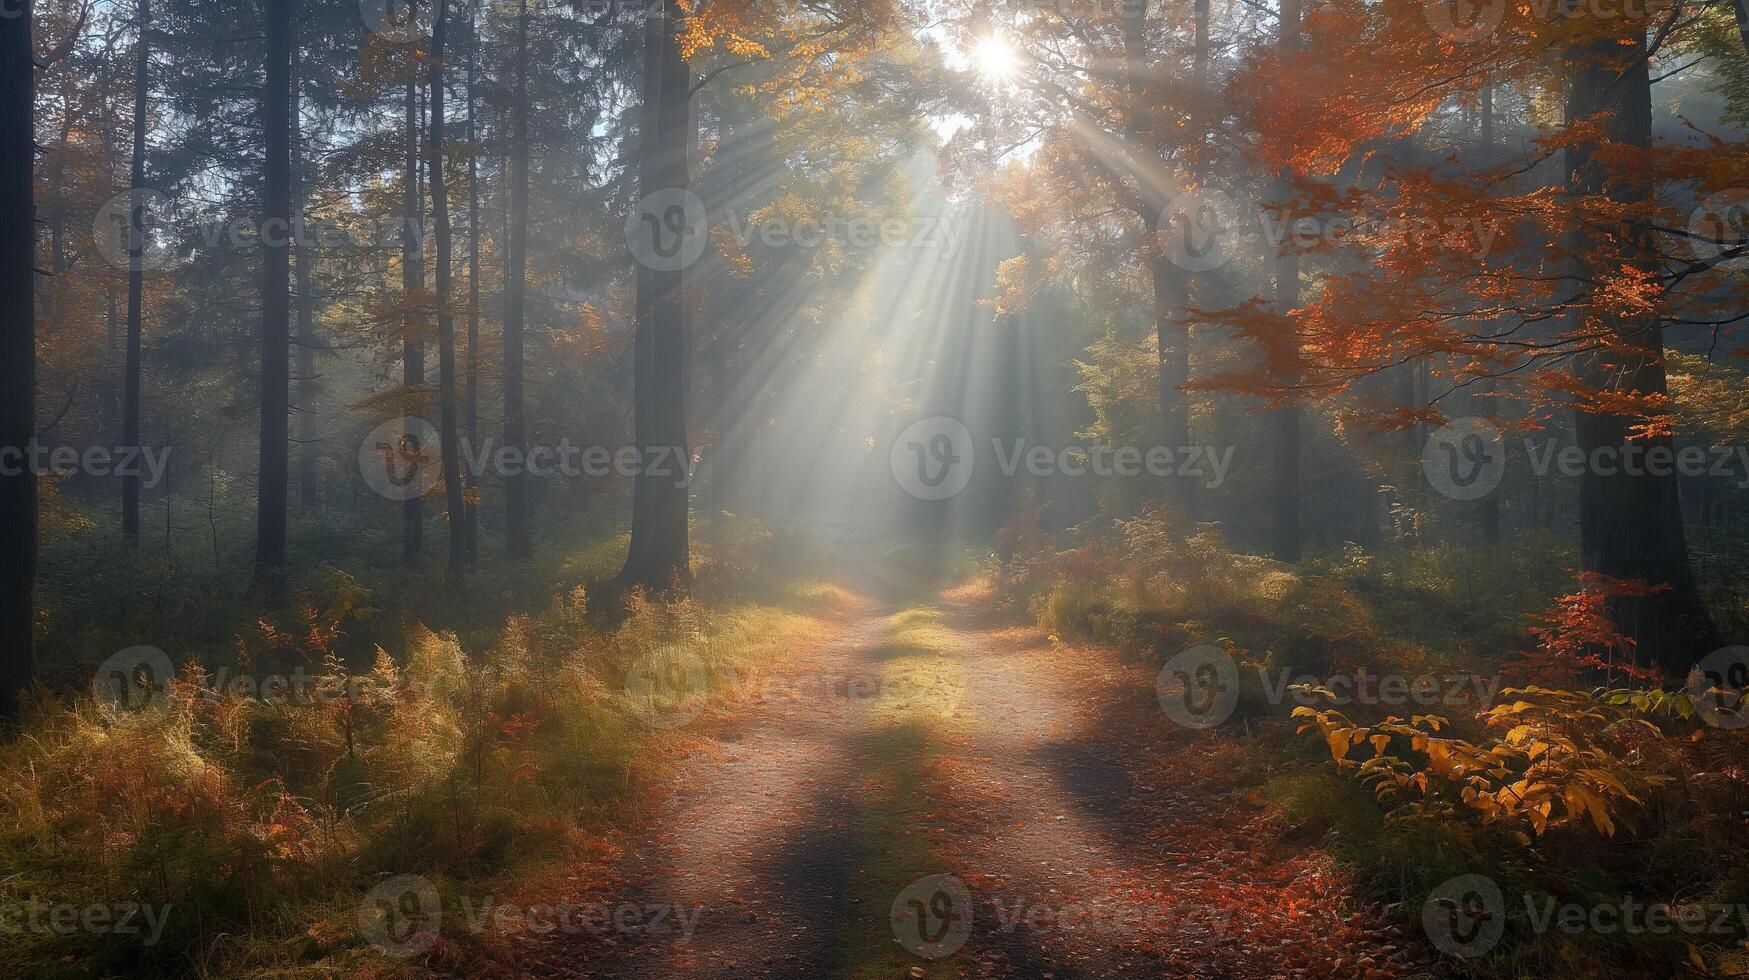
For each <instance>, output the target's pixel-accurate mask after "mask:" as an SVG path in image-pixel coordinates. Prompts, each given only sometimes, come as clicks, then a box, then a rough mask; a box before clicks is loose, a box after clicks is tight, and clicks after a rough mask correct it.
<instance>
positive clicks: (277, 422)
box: [255, 0, 292, 569]
mask: <svg viewBox="0 0 1749 980" xmlns="http://www.w3.org/2000/svg"><path fill="white" fill-rule="evenodd" d="M291 8H292V0H266V15H267V92H266V103H267V104H266V105H265V106H264V107H263V111H262V121H263V124H264V125H265V127H266V144H267V145H266V150H267V158H266V162H265V165H264V167H263V177H264V178H265V180H264V188H263V195H264V205H265V207H264V208H263V214H262V223H261V228H262V235H261V270H262V274H261V472H260V486H259V490H258V494H257V509H258V513H257V523H256V535H255V564H256V566H257V567H258V568H262V569H279V568H281V567H283V566H284V565H285V561H286V495H287V484H288V483H289V477H290V473H289V462H290V460H289V459H288V458H287V456H288V451H289V449H290V439H289V435H290V433H289V432H288V427H289V426H288V423H289V419H288V417H287V416H288V414H289V409H290V406H289V404H288V402H289V401H290V395H291V249H290V240H291V32H292V26H291V21H292V18H291Z"/></svg>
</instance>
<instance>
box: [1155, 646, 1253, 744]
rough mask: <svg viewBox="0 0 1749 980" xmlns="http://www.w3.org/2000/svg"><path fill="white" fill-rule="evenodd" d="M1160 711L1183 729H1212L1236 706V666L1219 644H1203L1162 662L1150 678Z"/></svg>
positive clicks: (1237, 677)
mask: <svg viewBox="0 0 1749 980" xmlns="http://www.w3.org/2000/svg"><path fill="white" fill-rule="evenodd" d="M1154 693H1155V695H1156V696H1157V697H1158V698H1159V700H1160V710H1162V711H1164V712H1166V716H1167V717H1168V718H1171V719H1172V720H1173V721H1175V722H1177V723H1178V724H1180V725H1183V726H1184V727H1186V728H1195V729H1206V728H1214V727H1216V726H1218V725H1220V724H1221V723H1222V722H1225V721H1226V720H1227V719H1228V718H1231V717H1232V716H1233V710H1234V709H1235V708H1237V707H1238V706H1239V665H1238V664H1236V663H1234V662H1233V658H1232V657H1229V656H1228V655H1227V651H1225V650H1223V649H1221V648H1220V647H1217V646H1213V645H1209V644H1203V645H1201V646H1194V647H1191V648H1190V649H1188V650H1184V651H1182V652H1180V653H1179V654H1177V655H1176V656H1174V657H1173V658H1172V659H1170V660H1168V661H1166V664H1165V666H1163V667H1161V668H1160V674H1159V676H1158V677H1157V678H1155V680H1154Z"/></svg>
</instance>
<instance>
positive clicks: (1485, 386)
mask: <svg viewBox="0 0 1749 980" xmlns="http://www.w3.org/2000/svg"><path fill="white" fill-rule="evenodd" d="M1480 125H1481V131H1482V137H1481V138H1482V159H1481V164H1482V166H1483V167H1484V168H1486V167H1488V166H1489V165H1490V164H1491V163H1492V162H1493V159H1494V86H1492V85H1488V86H1485V87H1484V88H1483V89H1482V108H1481V123H1480ZM1483 261H1486V259H1485V258H1484V260H1483ZM1498 390H1499V385H1498V384H1497V383H1496V381H1495V379H1494V378H1492V377H1490V378H1488V379H1487V380H1486V381H1484V382H1483V383H1482V398H1483V400H1484V401H1485V402H1487V406H1486V408H1485V414H1486V415H1487V416H1488V419H1489V420H1490V421H1497V420H1498V419H1499V417H1500V402H1499V399H1497V398H1496V397H1495V394H1496V393H1497V392H1498ZM1480 509H1481V514H1480V517H1481V522H1482V540H1483V541H1484V542H1486V543H1488V544H1499V543H1500V492H1499V491H1498V490H1496V491H1495V492H1494V493H1491V494H1489V495H1487V496H1486V497H1483V498H1482V500H1481V504H1480Z"/></svg>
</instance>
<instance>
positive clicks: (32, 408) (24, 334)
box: [0, 6, 36, 722]
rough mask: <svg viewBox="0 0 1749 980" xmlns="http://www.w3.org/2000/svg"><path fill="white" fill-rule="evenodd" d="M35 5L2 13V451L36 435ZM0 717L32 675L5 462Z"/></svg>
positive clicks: (19, 475)
mask: <svg viewBox="0 0 1749 980" xmlns="http://www.w3.org/2000/svg"><path fill="white" fill-rule="evenodd" d="M30 28H31V17H30V8H29V7H28V6H27V7H24V8H23V9H21V10H20V11H18V13H17V15H16V16H11V17H0V453H4V454H5V455H6V456H14V454H25V453H28V452H29V451H30V446H31V443H32V441H33V440H34V439H35V435H36V296H35V294H34V290H35V288H36V283H35V273H34V271H33V270H34V269H35V268H36V255H35V253H36V247H35V246H36V209H35V207H34V205H33V203H32V193H33V191H34V187H33V184H34V168H35V163H36V160H35V150H34V147H35V136H36V134H35V129H34V124H33V113H34V111H35V101H36V73H35V70H34V65H33V63H32V58H33V51H32V48H31V40H30V35H31V30H30ZM0 554H4V555H5V556H6V560H4V561H0V721H8V722H9V721H10V720H12V719H15V718H17V717H18V709H19V696H20V694H22V693H23V691H24V689H25V688H26V687H28V686H29V685H30V683H31V681H32V679H33V678H34V677H35V676H36V597H35V589H36V473H35V471H34V470H33V469H32V468H31V467H30V466H22V465H16V464H15V465H12V466H6V467H0Z"/></svg>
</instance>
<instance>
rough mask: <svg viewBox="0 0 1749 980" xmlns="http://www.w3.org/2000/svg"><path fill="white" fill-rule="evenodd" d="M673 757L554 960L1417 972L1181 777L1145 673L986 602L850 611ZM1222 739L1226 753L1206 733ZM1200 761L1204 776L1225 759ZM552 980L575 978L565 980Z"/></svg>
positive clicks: (874, 973)
mask: <svg viewBox="0 0 1749 980" xmlns="http://www.w3.org/2000/svg"><path fill="white" fill-rule="evenodd" d="M797 654H798V655H797V656H796V657H795V658H793V659H792V660H791V661H790V662H789V663H788V664H787V665H786V669H785V671H784V673H783V674H781V675H772V676H768V677H766V678H764V679H762V680H761V682H760V683H759V684H757V685H755V690H754V691H753V692H752V696H751V697H750V698H747V699H746V702H747V703H745V704H743V705H742V706H741V707H742V708H743V709H744V710H745V724H744V725H743V726H741V727H740V729H739V732H740V735H739V737H735V738H731V739H730V740H728V741H725V742H723V743H722V745H721V747H720V751H717V752H714V753H711V754H707V755H704V756H700V757H698V758H695V759H692V760H689V761H688V762H687V763H686V764H685V765H684V766H683V767H682V771H681V772H680V774H679V775H678V776H677V778H676V779H675V781H674V784H673V785H672V786H671V787H670V788H669V791H668V792H667V793H666V795H665V798H664V799H663V800H662V802H661V803H660V807H659V815H658V816H657V817H655V818H654V819H653V820H652V821H651V823H650V826H649V831H648V833H647V834H645V835H643V836H642V838H641V839H639V840H637V841H636V842H635V843H633V844H632V845H631V846H630V847H629V848H628V850H627V853H626V855H625V857H624V860H623V862H621V863H622V865H623V866H622V867H621V869H620V874H619V877H620V880H621V881H622V882H623V885H622V890H621V894H622V895H626V896H630V898H629V900H628V904H630V905H632V906H634V907H635V908H637V909H639V910H640V914H642V915H643V916H644V918H645V921H648V919H649V917H650V912H651V910H664V911H663V912H662V915H663V917H664V921H666V922H668V923H680V924H682V925H684V926H685V928H683V929H682V928H679V927H665V928H663V929H659V930H653V931H654V932H656V933H659V934H654V935H653V934H650V933H651V932H652V930H647V929H645V930H640V929H636V928H634V929H630V930H615V931H614V932H613V934H612V935H611V938H608V937H607V936H605V935H603V936H597V937H589V941H587V942H585V943H583V944H580V945H578V946H577V947H576V948H575V949H574V950H573V951H572V955H571V956H570V957H569V958H568V962H569V964H570V966H571V968H572V969H573V970H574V971H575V974H576V975H582V976H613V977H696V978H727V977H822V976H847V977H863V976H867V977H878V976H888V977H891V976H907V975H908V976H913V977H953V976H1022V977H1052V978H1073V977H1119V976H1125V977H1129V976H1172V977H1322V976H1330V977H1337V976H1341V977H1367V976H1379V977H1385V976H1414V975H1417V973H1419V972H1421V971H1422V970H1424V969H1425V966H1424V965H1422V963H1421V962H1420V959H1421V954H1420V951H1419V948H1418V947H1417V946H1416V945H1415V944H1413V943H1412V942H1410V941H1408V940H1406V939H1404V938H1400V937H1398V936H1397V934H1396V933H1395V932H1394V931H1393V930H1392V929H1390V928H1387V927H1386V926H1385V925H1384V924H1382V923H1381V922H1379V921H1378V920H1377V919H1376V917H1375V916H1373V915H1371V914H1369V913H1368V912H1366V911H1358V912H1357V911H1353V910H1350V909H1349V908H1348V905H1349V903H1348V901H1347V899H1346V895H1347V891H1348V888H1349V885H1348V883H1346V882H1343V881H1342V880H1341V879H1340V877H1339V876H1338V875H1337V874H1336V873H1335V871H1334V869H1332V868H1331V867H1329V866H1328V864H1327V862H1325V861H1323V860H1322V859H1320V858H1319V857H1318V856H1317V855H1316V854H1315V853H1307V852H1300V851H1295V850H1292V849H1288V850H1287V851H1286V853H1278V852H1280V851H1281V850H1282V848H1280V847H1277V846H1275V843H1274V842H1275V840H1276V838H1277V837H1279V834H1277V833H1274V832H1272V830H1271V829H1270V828H1269V827H1267V826H1266V818H1265V817H1264V814H1263V811H1262V808H1261V807H1260V806H1259V805H1258V803H1259V801H1256V800H1247V799H1244V798H1241V797H1238V796H1235V795H1233V794H1224V793H1222V792H1219V791H1218V790H1217V791H1212V792H1211V791H1209V790H1207V789H1206V788H1204V787H1199V786H1197V785H1194V784H1193V782H1192V781H1191V779H1192V776H1191V774H1192V773H1194V772H1195V771H1196V766H1197V765H1199V764H1208V763H1209V762H1211V759H1210V758H1209V754H1210V753H1218V752H1219V751H1221V746H1220V743H1219V742H1218V741H1216V740H1215V739H1216V738H1217V737H1215V736H1206V735H1195V736H1192V735H1191V734H1190V733H1186V732H1182V731H1178V732H1174V731H1170V730H1169V728H1168V726H1169V724H1170V723H1169V722H1168V721H1167V720H1166V719H1165V718H1164V717H1163V716H1162V715H1161V713H1160V712H1159V710H1158V708H1157V706H1156V705H1154V704H1153V692H1152V688H1151V686H1150V685H1148V684H1147V683H1146V681H1147V678H1146V677H1145V674H1139V673H1138V669H1137V668H1134V667H1129V666H1125V665H1122V664H1120V663H1118V662H1117V661H1116V660H1115V658H1114V657H1113V656H1112V655H1111V654H1110V653H1109V652H1107V651H1098V650H1079V649H1077V650H1069V649H1067V648H1062V647H1058V646H1056V645H1054V644H1053V643H1052V642H1051V641H1050V640H1049V638H1047V637H1045V636H1044V635H1042V634H1041V633H1040V632H1039V631H1037V630H1035V629H1031V628H1021V627H1015V626H1012V625H1004V623H1003V622H1002V620H1001V619H999V618H996V617H992V616H991V615H989V614H988V613H987V611H986V605H985V603H984V602H983V597H981V596H979V595H976V594H974V593H969V592H965V591H962V592H959V593H947V594H944V595H943V596H940V597H938V598H937V600H936V601H934V602H932V603H928V604H925V605H923V606H915V607H909V608H905V609H900V608H898V607H896V606H883V605H879V604H877V603H875V602H873V601H869V600H865V601H864V602H863V603H862V604H861V605H860V606H859V607H858V609H857V611H856V614H855V615H854V616H853V617H852V619H851V621H850V625H849V627H848V628H847V629H846V631H845V632H844V633H843V635H842V636H841V637H840V638H839V639H838V640H837V641H835V642H832V643H828V644H825V645H822V646H821V647H819V648H818V649H815V650H809V651H798V652H797ZM1219 737H1225V738H1230V737H1231V736H1219ZM1213 761H1215V764H1217V765H1218V760H1213ZM567 972H570V971H567Z"/></svg>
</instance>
